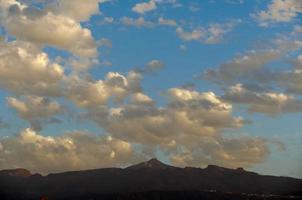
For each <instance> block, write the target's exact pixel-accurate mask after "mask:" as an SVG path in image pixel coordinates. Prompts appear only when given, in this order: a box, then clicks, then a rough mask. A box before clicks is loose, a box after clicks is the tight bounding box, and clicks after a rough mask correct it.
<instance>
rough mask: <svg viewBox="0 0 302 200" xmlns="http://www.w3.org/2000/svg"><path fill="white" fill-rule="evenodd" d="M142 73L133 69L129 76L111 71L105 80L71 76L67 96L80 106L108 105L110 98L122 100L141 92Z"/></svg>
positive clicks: (117, 100)
mask: <svg viewBox="0 0 302 200" xmlns="http://www.w3.org/2000/svg"><path fill="white" fill-rule="evenodd" d="M140 81H141V75H140V74H138V73H136V72H134V71H131V72H129V73H128V75H127V76H123V75H121V74H119V73H117V72H109V73H108V74H107V75H106V78H105V80H98V81H88V80H85V79H81V78H80V77H78V76H72V77H70V78H69V79H68V80H67V82H66V85H67V88H66V92H65V97H66V98H67V99H69V100H71V101H72V102H74V103H75V104H76V105H77V106H79V107H85V108H92V109H93V108H94V107H98V106H104V105H106V104H107V103H108V102H109V101H110V100H112V99H113V100H114V101H115V102H122V101H123V100H124V99H125V98H126V97H127V96H129V95H131V94H133V93H136V92H140V90H141V88H140Z"/></svg>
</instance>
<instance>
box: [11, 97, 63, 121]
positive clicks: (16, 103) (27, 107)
mask: <svg viewBox="0 0 302 200" xmlns="http://www.w3.org/2000/svg"><path fill="white" fill-rule="evenodd" d="M7 103H8V105H9V106H10V107H12V108H14V109H15V110H16V111H17V113H18V115H19V116H20V117H21V118H22V119H26V120H32V119H39V118H47V117H51V116H53V115H56V114H59V113H60V112H62V109H63V108H62V107H61V105H60V104H59V103H58V102H56V101H51V100H50V99H48V98H45V97H37V96H26V97H24V98H22V99H21V100H20V99H17V98H13V97H9V98H7Z"/></svg>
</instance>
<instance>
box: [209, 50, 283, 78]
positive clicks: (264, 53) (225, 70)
mask: <svg viewBox="0 0 302 200" xmlns="http://www.w3.org/2000/svg"><path fill="white" fill-rule="evenodd" d="M281 56H282V53H281V52H280V51H279V50H278V49H267V50H258V51H250V52H247V53H246V54H243V55H239V56H236V57H235V58H233V59H232V60H230V61H228V62H226V63H223V64H222V65H220V66H219V67H218V69H214V70H212V69H211V70H208V71H206V72H205V77H206V78H208V79H212V80H215V81H218V82H238V81H241V80H242V79H243V80H244V79H246V78H248V77H249V78H253V76H254V75H255V73H257V72H259V73H261V72H262V70H263V66H265V65H266V64H269V63H270V62H272V61H274V60H277V59H278V58H280V57H281ZM254 78H257V77H254Z"/></svg>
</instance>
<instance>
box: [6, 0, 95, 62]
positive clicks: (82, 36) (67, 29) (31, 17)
mask: <svg viewBox="0 0 302 200" xmlns="http://www.w3.org/2000/svg"><path fill="white" fill-rule="evenodd" d="M64 2H65V3H61V4H59V5H62V6H67V7H68V6H71V8H74V7H73V6H75V5H76V7H77V6H78V5H77V4H73V3H66V2H67V1H64ZM72 2H74V1H72ZM65 4H66V5H65ZM71 8H68V9H71ZM85 8H86V7H85ZM62 9H63V8H62ZM6 11H7V14H6V15H4V16H1V21H2V25H3V26H4V27H5V29H6V31H7V32H8V33H9V34H11V35H13V36H15V37H17V39H19V40H25V41H28V42H31V43H35V44H38V45H49V46H53V47H56V48H59V49H63V50H67V51H70V52H71V53H73V54H75V55H78V56H84V57H94V56H96V54H97V50H96V42H95V41H94V39H93V37H92V34H91V32H90V30H89V29H86V28H83V27H82V26H81V24H80V23H79V22H77V21H76V20H77V19H78V18H75V19H74V18H71V17H72V16H66V15H63V14H61V13H60V12H58V13H55V11H57V10H55V11H53V12H51V11H49V10H46V9H44V10H40V9H38V8H34V7H28V6H26V5H23V4H22V5H19V4H14V5H12V6H10V7H8V8H6ZM81 13H82V12H81ZM86 14H87V13H86ZM74 17H75V16H74Z"/></svg>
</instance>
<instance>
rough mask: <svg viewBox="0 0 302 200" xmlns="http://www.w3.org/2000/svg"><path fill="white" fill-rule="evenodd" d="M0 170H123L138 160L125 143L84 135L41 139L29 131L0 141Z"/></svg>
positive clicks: (130, 147)
mask: <svg viewBox="0 0 302 200" xmlns="http://www.w3.org/2000/svg"><path fill="white" fill-rule="evenodd" d="M0 146H1V149H0V158H1V159H0V168H1V169H4V168H18V167H23V168H27V169H29V170H31V171H32V172H40V173H44V174H46V173H50V172H62V171H70V170H84V169H93V168H102V167H113V166H125V165H128V164H130V163H133V162H138V160H140V159H141V157H140V156H139V155H138V154H136V153H135V151H134V149H133V147H132V145H131V144H130V143H128V142H125V141H122V140H119V139H116V138H113V137H111V136H102V135H92V134H89V133H85V132H73V133H66V134H63V135H61V136H42V135H40V134H38V133H37V132H35V131H34V130H32V129H25V130H23V131H22V132H21V133H20V134H19V135H17V136H13V137H9V138H4V139H1V140H0Z"/></svg>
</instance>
